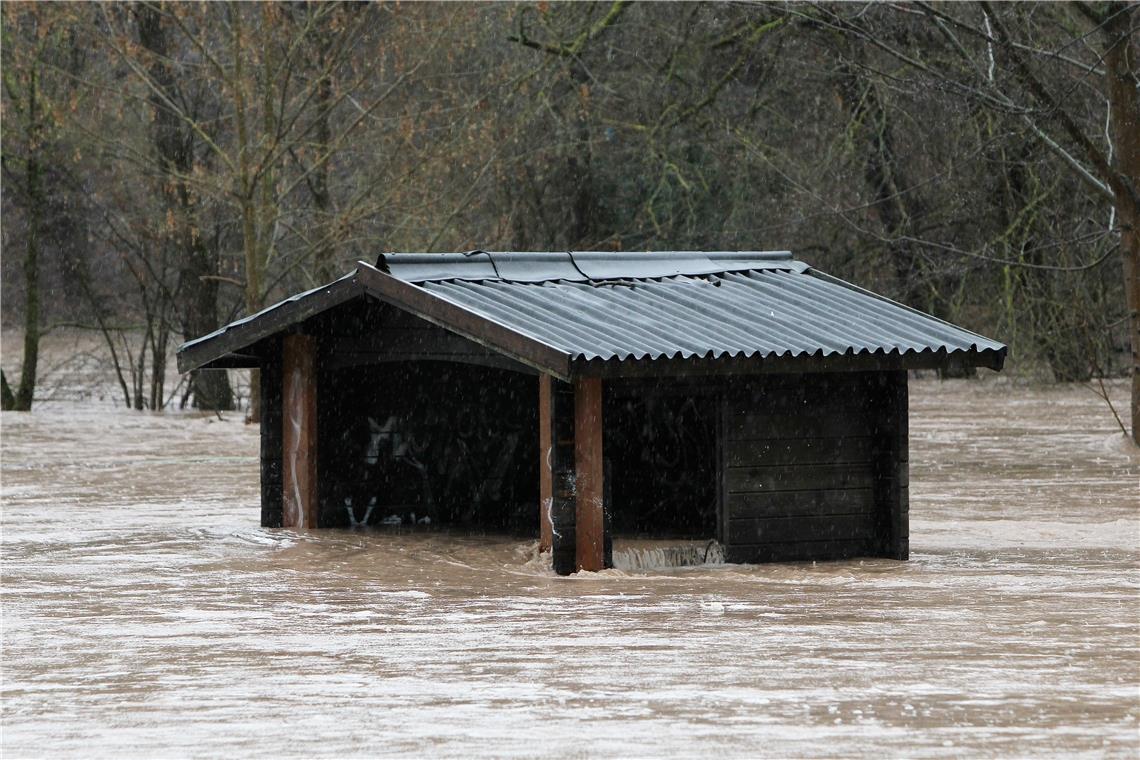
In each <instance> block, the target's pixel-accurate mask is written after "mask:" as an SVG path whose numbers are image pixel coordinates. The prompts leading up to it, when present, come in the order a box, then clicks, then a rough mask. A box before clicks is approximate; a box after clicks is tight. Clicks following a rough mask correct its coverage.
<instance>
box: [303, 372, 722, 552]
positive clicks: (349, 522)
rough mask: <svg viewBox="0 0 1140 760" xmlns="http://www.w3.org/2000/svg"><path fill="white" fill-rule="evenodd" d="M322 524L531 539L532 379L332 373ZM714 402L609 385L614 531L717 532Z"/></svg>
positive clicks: (325, 419) (534, 478)
mask: <svg viewBox="0 0 1140 760" xmlns="http://www.w3.org/2000/svg"><path fill="white" fill-rule="evenodd" d="M323 387H324V390H325V394H326V396H325V401H324V403H323V406H322V409H321V416H320V422H319V424H320V428H321V431H322V432H321V438H322V441H321V445H320V448H319V451H320V464H319V467H320V471H321V472H323V473H325V476H324V477H322V479H321V492H320V504H321V512H320V524H321V525H322V526H325V527H352V526H357V525H373V526H389V527H393V528H395V527H404V528H408V527H412V526H415V527H417V528H418V529H426V528H428V527H429V526H430V527H439V528H457V529H464V530H478V531H495V532H506V533H512V534H519V535H532V534H533V533H534V529H535V523H536V520H537V513H538V502H539V493H538V466H537V465H538V461H539V460H538V417H537V414H538V409H537V379H536V378H535V376H533V375H529V374H524V373H522V372H515V371H511V370H507V369H499V368H493V367H482V366H478V365H472V364H463V363H458V362H449V361H412V362H388V363H382V364H371V365H361V366H352V367H345V368H342V369H338V370H334V371H331V372H329V373H328V375H327V382H326V383H325V384H324V386H323ZM716 408H717V406H716V401H715V399H714V398H712V397H706V396H701V395H693V394H678V393H662V392H659V391H654V390H650V389H648V388H645V387H643V386H642V385H640V384H630V383H620V382H618V383H614V384H613V385H612V387H611V388H609V389H608V390H607V392H606V401H605V410H604V415H603V416H604V420H605V423H604V429H605V433H604V434H605V444H604V451H605V459H606V470H607V484H608V488H609V493H608V494H607V498H606V503H607V505H608V507H609V508H610V510H611V513H610V525H611V529H612V530H613V532H614V534H615V535H619V536H637V537H654V538H701V539H703V538H712V537H714V536H715V535H716V527H717V516H716V513H717V485H716V483H717V461H716V450H717V449H716Z"/></svg>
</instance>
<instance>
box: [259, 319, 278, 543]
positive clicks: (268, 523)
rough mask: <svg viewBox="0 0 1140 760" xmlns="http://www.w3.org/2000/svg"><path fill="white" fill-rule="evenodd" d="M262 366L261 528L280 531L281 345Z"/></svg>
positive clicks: (271, 351) (276, 342) (275, 345)
mask: <svg viewBox="0 0 1140 760" xmlns="http://www.w3.org/2000/svg"><path fill="white" fill-rule="evenodd" d="M270 356H271V357H272V358H271V359H269V360H268V361H266V362H264V363H262V365H261V527H263V528H280V527H281V525H282V521H283V516H282V502H281V498H282V492H281V483H282V479H281V466H282V461H281V460H282V451H283V444H282V441H281V434H282V429H281V425H282V417H281V391H282V387H281V385H282V379H281V344H280V342H278V341H275V342H274V344H273V346H272V348H271V350H270Z"/></svg>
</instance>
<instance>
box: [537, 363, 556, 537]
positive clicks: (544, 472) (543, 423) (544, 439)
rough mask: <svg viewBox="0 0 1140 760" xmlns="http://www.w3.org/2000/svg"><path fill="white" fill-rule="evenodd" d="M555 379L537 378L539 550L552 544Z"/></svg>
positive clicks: (548, 377) (547, 376)
mask: <svg viewBox="0 0 1140 760" xmlns="http://www.w3.org/2000/svg"><path fill="white" fill-rule="evenodd" d="M553 384H554V378H552V377H551V376H550V375H546V374H543V375H539V376H538V550H539V551H540V552H547V551H550V550H551V548H552V547H553V545H554V532H553V524H552V523H551V510H552V509H553V508H554V410H553V408H552V404H553V392H554V391H553Z"/></svg>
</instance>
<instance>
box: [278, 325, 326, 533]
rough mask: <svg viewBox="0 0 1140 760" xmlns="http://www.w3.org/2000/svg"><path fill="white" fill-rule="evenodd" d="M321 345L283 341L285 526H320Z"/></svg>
mask: <svg viewBox="0 0 1140 760" xmlns="http://www.w3.org/2000/svg"><path fill="white" fill-rule="evenodd" d="M316 359H317V346H316V340H315V339H314V338H312V337H310V336H308V335H287V336H285V339H284V341H283V350H282V364H283V367H282V374H283V378H282V379H283V386H282V389H281V390H282V393H281V400H282V412H283V417H284V419H283V423H284V424H283V427H282V436H281V437H282V442H283V444H284V447H283V448H284V457H283V463H282V464H283V467H282V476H283V478H282V479H283V481H284V482H283V486H284V494H283V499H282V502H283V511H284V515H283V517H284V520H283V524H284V526H285V527H286V528H316V527H317V515H318V511H317V371H316V369H317V367H316V364H317V361H316Z"/></svg>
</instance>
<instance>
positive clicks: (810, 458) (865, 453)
mask: <svg viewBox="0 0 1140 760" xmlns="http://www.w3.org/2000/svg"><path fill="white" fill-rule="evenodd" d="M873 458H874V451H873V450H872V438H871V436H847V437H843V438H764V439H760V440H755V441H749V440H745V441H741V440H737V441H735V445H734V446H732V448H731V450H730V451H729V454H728V462H727V464H728V466H729V467H748V466H750V465H752V464H753V463H755V462H763V463H764V464H765V465H801V464H840V463H853V462H870V461H872V459H873Z"/></svg>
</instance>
